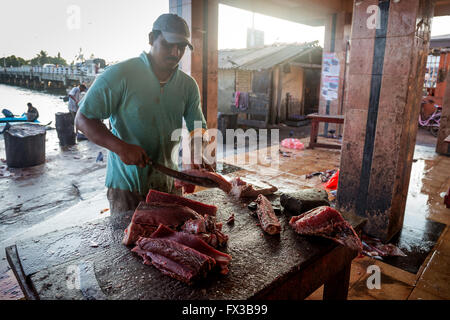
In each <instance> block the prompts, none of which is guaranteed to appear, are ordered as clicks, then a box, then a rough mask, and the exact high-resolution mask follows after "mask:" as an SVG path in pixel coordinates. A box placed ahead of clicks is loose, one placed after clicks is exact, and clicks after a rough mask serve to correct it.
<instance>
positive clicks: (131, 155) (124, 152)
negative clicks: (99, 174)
mask: <svg viewBox="0 0 450 320" xmlns="http://www.w3.org/2000/svg"><path fill="white" fill-rule="evenodd" d="M117 155H118V156H119V157H120V160H122V162H123V163H125V164H127V165H136V166H139V167H141V168H144V167H145V166H147V164H148V163H149V161H150V158H149V157H148V155H147V153H146V152H145V150H144V149H143V148H142V147H140V146H137V145H135V144H129V143H124V144H123V146H122V147H121V150H120V152H119V153H118V154H117Z"/></svg>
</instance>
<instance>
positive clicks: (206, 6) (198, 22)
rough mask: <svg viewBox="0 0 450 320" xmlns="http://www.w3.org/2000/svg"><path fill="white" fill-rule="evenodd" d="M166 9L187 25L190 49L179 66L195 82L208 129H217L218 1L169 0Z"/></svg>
mask: <svg viewBox="0 0 450 320" xmlns="http://www.w3.org/2000/svg"><path fill="white" fill-rule="evenodd" d="M169 11H170V13H175V14H177V15H179V16H181V17H183V19H185V20H186V22H187V24H188V26H189V29H190V31H191V43H192V45H193V46H194V50H193V51H192V52H191V51H190V50H189V49H187V50H186V52H185V54H184V56H183V59H182V60H181V62H180V68H181V70H183V71H184V72H186V73H188V74H190V75H191V76H192V77H193V78H194V79H195V80H196V81H197V84H198V86H199V89H200V94H201V101H202V110H203V114H204V116H205V119H206V122H207V124H208V128H217V105H218V97H217V90H218V77H217V75H218V33H219V31H218V15H219V4H218V1H217V0H170V1H169Z"/></svg>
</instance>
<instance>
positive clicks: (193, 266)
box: [132, 238, 216, 284]
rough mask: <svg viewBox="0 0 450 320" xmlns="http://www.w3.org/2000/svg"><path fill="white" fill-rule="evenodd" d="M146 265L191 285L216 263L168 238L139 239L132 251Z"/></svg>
mask: <svg viewBox="0 0 450 320" xmlns="http://www.w3.org/2000/svg"><path fill="white" fill-rule="evenodd" d="M132 251H133V252H135V253H137V254H139V255H140V256H141V257H142V258H143V259H144V263H145V264H147V265H154V266H155V267H156V268H157V269H159V270H160V271H161V272H162V273H164V274H166V275H168V276H170V277H172V278H175V279H177V280H180V281H183V282H185V283H188V284H191V283H192V281H193V280H195V279H197V278H204V277H206V275H207V273H208V272H209V271H210V270H211V269H212V268H213V267H214V266H215V264H216V261H215V260H214V259H213V258H212V257H210V256H209V255H206V254H203V253H201V252H199V251H197V250H195V249H193V248H191V247H189V246H186V245H184V244H182V243H180V242H177V241H174V240H171V239H168V238H139V240H138V241H137V242H136V247H135V248H134V249H133V250H132Z"/></svg>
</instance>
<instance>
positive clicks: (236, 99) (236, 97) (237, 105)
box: [234, 91, 241, 108]
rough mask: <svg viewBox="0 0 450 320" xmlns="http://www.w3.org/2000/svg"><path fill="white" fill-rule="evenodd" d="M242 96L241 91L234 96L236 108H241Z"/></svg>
mask: <svg viewBox="0 0 450 320" xmlns="http://www.w3.org/2000/svg"><path fill="white" fill-rule="evenodd" d="M240 95H241V93H240V92H239V91H236V94H235V96H234V105H235V106H236V108H239V96H240Z"/></svg>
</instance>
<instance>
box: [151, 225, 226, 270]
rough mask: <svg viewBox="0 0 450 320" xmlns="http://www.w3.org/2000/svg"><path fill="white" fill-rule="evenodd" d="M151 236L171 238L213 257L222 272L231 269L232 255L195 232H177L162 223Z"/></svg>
mask: <svg viewBox="0 0 450 320" xmlns="http://www.w3.org/2000/svg"><path fill="white" fill-rule="evenodd" d="M151 237H152V238H158V239H169V240H173V241H176V242H179V243H181V244H183V245H185V246H188V247H190V248H192V249H195V250H197V251H199V252H201V253H203V254H206V255H208V256H210V257H211V258H213V259H214V260H215V261H216V266H217V267H218V268H219V270H220V273H221V274H227V273H228V271H229V270H228V264H229V263H230V261H231V256H230V255H229V254H226V253H223V252H220V251H218V250H216V249H214V248H213V247H211V246H210V245H208V244H207V243H206V242H205V241H203V240H201V239H200V238H198V237H197V236H195V235H193V234H188V233H185V232H176V231H173V230H172V229H169V228H167V227H166V226H164V225H160V226H159V227H158V229H157V230H156V231H155V232H154V233H153V234H152V235H151Z"/></svg>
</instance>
